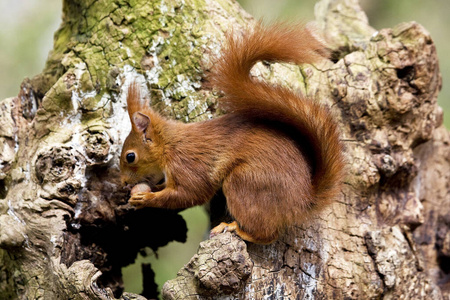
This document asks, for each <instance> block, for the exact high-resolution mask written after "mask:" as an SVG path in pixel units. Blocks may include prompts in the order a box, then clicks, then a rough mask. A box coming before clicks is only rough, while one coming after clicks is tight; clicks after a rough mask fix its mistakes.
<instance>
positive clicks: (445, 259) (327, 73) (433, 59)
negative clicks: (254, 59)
mask: <svg viewBox="0 0 450 300" xmlns="http://www.w3.org/2000/svg"><path fill="white" fill-rule="evenodd" d="M63 13H64V14H63V21H62V24H61V27H60V29H59V30H58V31H57V32H56V33H55V41H54V49H53V51H52V52H51V53H50V55H49V58H48V61H47V64H46V66H45V69H44V70H43V72H42V73H41V74H39V75H37V76H36V77H34V78H32V79H26V80H24V82H23V83H22V86H21V91H20V94H19V95H18V96H17V97H13V98H9V99H5V100H2V101H1V102H0V278H1V280H0V294H1V295H2V298H4V299H117V298H120V299H146V298H155V297H157V296H158V292H157V291H156V287H154V286H153V285H151V284H150V285H148V286H146V288H145V289H144V290H145V297H144V296H139V295H133V294H130V293H123V285H122V279H121V272H120V270H121V267H123V266H125V265H127V264H130V263H131V262H132V261H133V260H134V259H135V257H136V255H137V253H138V252H139V251H140V250H141V249H143V248H144V247H150V248H152V249H157V248H158V247H161V246H163V245H165V244H167V243H168V242H170V241H172V240H177V241H184V240H185V238H186V225H185V222H184V220H183V219H182V217H181V216H180V215H178V213H177V212H174V211H166V210H156V209H143V210H139V211H135V210H133V209H130V208H129V207H128V206H127V205H126V201H127V193H126V191H124V190H123V189H122V186H121V184H120V182H119V169H118V156H119V154H120V150H121V145H122V143H123V141H124V139H125V137H126V135H127V134H128V132H129V129H130V124H129V120H128V116H127V114H126V104H125V96H126V91H127V86H128V84H129V83H130V82H131V81H133V80H137V81H139V82H142V83H144V82H145V83H146V84H145V86H146V88H147V91H146V93H147V95H148V100H149V101H151V103H152V105H153V107H155V108H157V109H158V110H160V111H161V112H162V113H164V114H166V115H168V116H170V117H172V118H175V119H178V120H182V121H185V122H194V121H200V120H205V119H208V118H212V117H214V116H215V115H216V114H217V113H218V112H217V110H216V97H217V96H216V95H215V94H213V93H211V91H209V90H208V89H206V88H204V87H203V86H202V76H203V72H207V71H208V69H209V68H210V67H211V64H212V61H213V60H212V59H213V57H214V56H216V55H217V54H218V53H220V47H221V41H222V40H223V38H224V33H225V32H227V31H228V30H230V29H231V28H234V30H236V31H238V30H239V29H240V28H242V27H243V26H247V25H249V24H250V25H251V24H254V22H255V20H253V19H252V18H251V16H249V15H248V14H247V13H245V12H244V11H243V10H242V9H241V8H240V7H239V6H238V4H237V3H236V2H235V1H233V0H230V1H226V0H220V1H212V0H205V1H203V2H199V1H193V0H168V1H150V2H149V1H140V0H136V1H124V0H100V1H92V0H64V6H63ZM315 26H316V27H317V28H319V29H320V30H322V31H323V32H324V33H326V38H327V41H328V42H329V45H330V48H331V49H332V50H333V56H332V60H330V61H328V62H321V63H320V64H317V65H304V66H300V67H299V66H293V65H286V64H269V65H268V64H264V65H263V64H259V65H258V66H256V67H255V68H254V70H252V75H253V76H255V77H260V78H261V80H269V81H273V82H277V83H279V84H286V85H288V86H290V87H292V88H293V89H298V90H300V91H301V92H302V93H304V94H305V95H307V96H308V97H311V98H313V99H315V100H316V101H320V102H321V103H323V104H324V105H326V106H328V107H329V108H330V110H331V111H332V113H333V114H334V115H335V117H336V119H337V120H338V121H339V123H340V128H341V132H342V141H343V142H344V144H345V147H346V157H347V174H348V176H347V177H346V180H345V185H344V188H343V189H342V193H341V195H340V196H339V198H338V199H337V200H336V201H335V202H334V203H333V204H332V205H331V206H330V207H328V208H327V209H325V210H324V211H323V212H322V213H321V214H320V215H318V216H317V217H316V218H315V219H314V220H311V221H309V222H307V223H305V224H303V225H301V226H297V227H293V228H290V230H289V231H288V232H287V233H286V234H284V235H283V236H282V237H281V238H280V239H279V240H278V241H277V242H275V243H273V244H271V245H266V246H262V245H255V244H251V243H249V244H246V243H245V242H243V241H242V240H240V239H239V238H238V237H237V236H235V235H233V234H231V233H224V234H221V235H218V236H216V237H214V238H212V239H210V240H206V241H204V242H202V243H201V245H200V247H199V251H198V253H197V254H196V255H195V256H194V257H193V258H192V260H191V261H190V262H187V264H186V266H185V267H184V268H183V269H181V270H180V272H179V274H178V277H177V278H175V279H173V280H170V281H168V282H167V283H166V284H165V285H164V287H163V289H162V296H163V297H164V298H165V299H266V298H270V299H379V298H383V299H399V298H405V299H450V195H449V190H450V187H449V185H448V182H449V175H450V146H449V143H450V137H449V132H448V131H447V130H446V129H445V128H444V127H443V125H442V111H441V109H440V108H439V107H438V106H437V102H436V98H437V94H438V92H439V89H440V86H441V77H440V73H439V67H438V59H437V55H436V50H435V46H434V44H433V41H432V39H431V37H430V35H429V33H428V32H427V31H426V30H425V29H424V28H423V27H422V26H420V25H419V24H417V23H414V22H411V23H403V24H400V25H398V26H396V27H394V28H392V29H382V30H379V31H376V30H375V29H373V28H371V27H370V26H369V24H368V20H367V18H366V16H365V14H364V12H363V11H362V10H361V9H360V7H359V5H358V3H357V1H356V0H322V1H320V2H318V3H317V5H316V24H315ZM222 209H223V208H222ZM218 215H220V205H219V214H218ZM212 216H213V220H212V223H214V222H217V221H218V219H217V218H216V214H213V215H212ZM147 272H148V273H149V274H151V272H150V271H149V270H147Z"/></svg>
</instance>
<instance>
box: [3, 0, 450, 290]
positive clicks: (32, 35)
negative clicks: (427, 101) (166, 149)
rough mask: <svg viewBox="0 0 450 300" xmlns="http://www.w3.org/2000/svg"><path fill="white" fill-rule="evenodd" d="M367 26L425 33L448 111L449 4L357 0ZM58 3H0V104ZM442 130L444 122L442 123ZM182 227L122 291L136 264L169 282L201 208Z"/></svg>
mask: <svg viewBox="0 0 450 300" xmlns="http://www.w3.org/2000/svg"><path fill="white" fill-rule="evenodd" d="M239 2H240V3H241V4H242V6H243V7H244V8H245V9H246V10H247V11H248V12H249V13H251V14H252V15H254V16H255V17H257V18H260V17H264V19H266V20H272V19H280V18H281V19H287V20H292V19H302V20H305V21H308V20H312V19H313V18H314V3H315V2H316V1H315V0H241V1H239ZM360 3H361V4H362V6H363V9H364V10H365V11H366V13H367V15H368V17H369V21H370V24H371V25H372V27H374V28H375V29H381V28H386V27H392V26H394V25H396V24H398V23H401V22H409V21H417V22H419V23H421V24H422V25H424V26H425V28H427V30H428V31H429V32H430V33H431V36H432V37H433V39H434V41H435V43H436V46H437V51H438V55H439V57H440V67H441V72H442V77H443V88H442V91H441V93H440V95H439V103H440V105H441V106H442V107H443V108H444V111H449V109H450V88H449V86H448V84H447V83H448V82H449V80H450V59H447V56H446V54H445V53H450V40H449V35H448V33H447V30H448V29H447V28H450V18H448V17H447V15H448V12H450V1H449V0H432V1H424V0H361V1H360ZM61 8H62V1H60V0H0V70H1V71H0V100H1V99H4V98H7V97H12V96H15V95H17V94H18V92H19V87H20V83H21V82H22V80H23V79H24V78H25V77H33V76H34V75H36V74H38V73H40V71H41V70H42V69H43V67H44V64H45V60H46V57H47V54H48V51H49V50H50V49H51V48H52V40H53V32H55V31H56V29H57V28H58V26H59V23H60V21H61ZM445 124H446V126H447V128H450V120H449V118H448V117H446V118H445ZM182 215H183V216H184V217H185V219H186V221H187V223H188V228H189V232H188V241H187V243H186V244H180V243H171V244H169V245H168V246H166V247H164V248H162V249H160V250H159V251H158V253H157V254H158V259H157V258H156V255H154V254H153V253H150V251H148V252H149V255H148V256H147V257H145V258H144V257H141V256H140V257H139V258H138V263H136V264H135V265H133V266H129V267H127V268H124V270H123V273H124V280H125V287H126V290H128V291H131V292H137V293H139V292H141V289H142V283H141V281H140V280H141V279H140V263H141V262H150V263H151V264H152V267H153V269H154V271H155V273H156V281H157V283H158V284H159V285H160V287H161V285H162V283H163V282H165V281H166V280H167V279H170V278H174V277H175V275H176V273H177V271H178V270H179V269H180V268H181V267H182V266H183V265H184V264H185V263H187V262H188V260H189V259H190V258H191V257H192V255H193V254H194V253H195V252H196V251H197V246H198V244H199V242H200V241H201V240H202V239H204V238H205V236H207V229H208V228H207V227H208V225H207V216H206V214H205V211H204V209H203V208H201V207H196V208H192V209H189V210H186V211H184V212H183V213H182Z"/></svg>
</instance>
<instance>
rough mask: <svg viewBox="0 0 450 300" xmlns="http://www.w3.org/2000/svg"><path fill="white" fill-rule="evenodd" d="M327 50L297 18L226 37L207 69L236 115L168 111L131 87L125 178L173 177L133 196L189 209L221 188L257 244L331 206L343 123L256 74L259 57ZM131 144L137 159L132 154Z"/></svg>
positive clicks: (295, 58)
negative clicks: (177, 115) (206, 116)
mask: <svg viewBox="0 0 450 300" xmlns="http://www.w3.org/2000/svg"><path fill="white" fill-rule="evenodd" d="M325 53H326V50H325V47H324V45H323V44H322V43H321V42H319V41H318V40H317V39H316V38H315V37H314V36H313V34H311V32H310V31H309V30H307V29H305V28H302V27H300V28H299V27H298V26H286V25H281V24H275V25H272V26H270V27H267V28H264V27H263V26H261V25H259V26H257V27H256V28H254V30H251V31H250V30H247V31H245V32H244V33H243V34H242V35H240V36H237V35H228V36H227V43H226V45H225V46H224V50H223V54H222V56H221V57H220V58H219V59H218V61H217V63H216V64H215V68H214V69H213V70H212V73H211V76H210V77H209V81H210V82H211V83H212V85H213V86H214V87H216V88H217V89H219V90H221V91H223V93H224V97H222V98H221V99H220V105H221V106H222V107H223V108H224V109H225V110H226V111H227V112H228V113H227V114H226V115H224V116H222V117H219V118H215V119H213V120H210V121H205V122H198V123H191V124H183V123H180V122H175V121H171V120H167V119H165V118H163V117H161V116H160V115H159V114H157V113H156V112H155V111H153V110H152V109H151V108H150V107H148V106H144V105H141V104H140V103H141V102H140V99H139V98H140V96H139V91H138V87H137V86H136V85H132V86H131V87H130V91H129V93H128V107H129V108H128V110H129V114H130V119H131V121H132V123H133V128H132V131H131V132H130V135H129V136H128V138H127V140H126V141H125V144H124V147H123V151H122V157H121V172H122V180H123V182H124V183H125V184H133V185H134V184H137V183H139V182H148V183H149V184H150V185H152V186H154V185H156V184H157V183H158V182H159V181H161V179H163V178H164V179H165V180H164V185H163V186H162V188H161V189H160V190H159V191H155V192H148V193H137V194H134V195H132V196H131V199H130V201H129V202H130V203H131V204H132V205H135V206H136V207H145V206H151V207H165V208H174V209H175V208H186V207H190V206H194V205H200V204H203V203H206V202H207V201H209V200H210V199H211V198H212V197H213V195H214V194H215V193H216V192H217V191H218V190H219V189H220V188H222V190H223V192H224V195H225V197H226V199H227V207H228V210H229V212H230V214H231V216H232V217H233V218H234V219H235V220H236V221H237V224H238V226H239V230H236V232H237V233H238V234H240V235H241V237H243V238H244V239H247V240H250V241H253V242H258V243H269V242H272V241H273V240H275V239H276V238H277V237H278V235H279V234H280V233H281V232H282V231H283V230H284V229H285V228H286V227H287V226H289V225H292V224H299V223H301V222H303V221H304V220H306V218H307V217H309V216H310V215H311V214H313V213H314V212H316V211H318V210H320V209H321V208H322V207H323V206H324V205H326V204H328V203H329V202H330V201H331V200H332V199H333V197H335V196H336V194H337V193H338V191H339V189H340V182H341V179H342V175H343V173H342V172H343V171H342V170H343V156H342V146H341V143H340V141H339V135H338V131H337V125H336V123H335V122H334V121H333V119H332V117H331V115H330V114H329V113H328V111H327V110H326V109H325V108H324V107H322V106H321V105H320V104H318V103H316V102H313V101H311V100H309V99H305V98H303V97H301V96H299V95H298V94H297V93H295V92H292V91H290V90H289V89H287V88H285V87H281V86H272V85H269V84H267V83H264V82H259V81H255V80H253V79H252V78H251V77H250V76H249V72H250V69H251V68H252V67H253V65H254V64H255V63H256V62H258V61H261V60H267V61H283V62H292V63H298V64H300V63H312V62H314V61H316V60H317V59H319V58H320V57H322V56H323V55H324V54H325ZM138 103H139V104H138ZM130 151H131V152H133V153H134V154H135V155H136V157H137V161H133V162H132V163H129V162H127V158H126V154H127V153H130ZM234 227H235V226H234Z"/></svg>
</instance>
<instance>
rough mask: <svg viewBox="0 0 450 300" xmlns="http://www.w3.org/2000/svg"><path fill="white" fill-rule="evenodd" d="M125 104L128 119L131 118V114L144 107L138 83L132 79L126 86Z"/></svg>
mask: <svg viewBox="0 0 450 300" xmlns="http://www.w3.org/2000/svg"><path fill="white" fill-rule="evenodd" d="M127 106H128V107H127V109H128V114H129V116H130V120H132V116H133V114H134V113H135V112H137V111H140V110H142V108H143V107H144V105H143V103H142V99H141V93H140V88H139V85H138V84H137V82H135V81H133V82H132V83H131V84H130V86H129V87H128V95H127Z"/></svg>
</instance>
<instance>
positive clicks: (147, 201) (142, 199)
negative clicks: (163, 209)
mask: <svg viewBox="0 0 450 300" xmlns="http://www.w3.org/2000/svg"><path fill="white" fill-rule="evenodd" d="M153 198H154V193H145V192H139V193H135V194H132V195H131V198H130V200H128V203H130V204H131V205H133V206H134V207H136V208H137V209H139V208H143V207H150V206H152V205H151V200H153Z"/></svg>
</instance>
